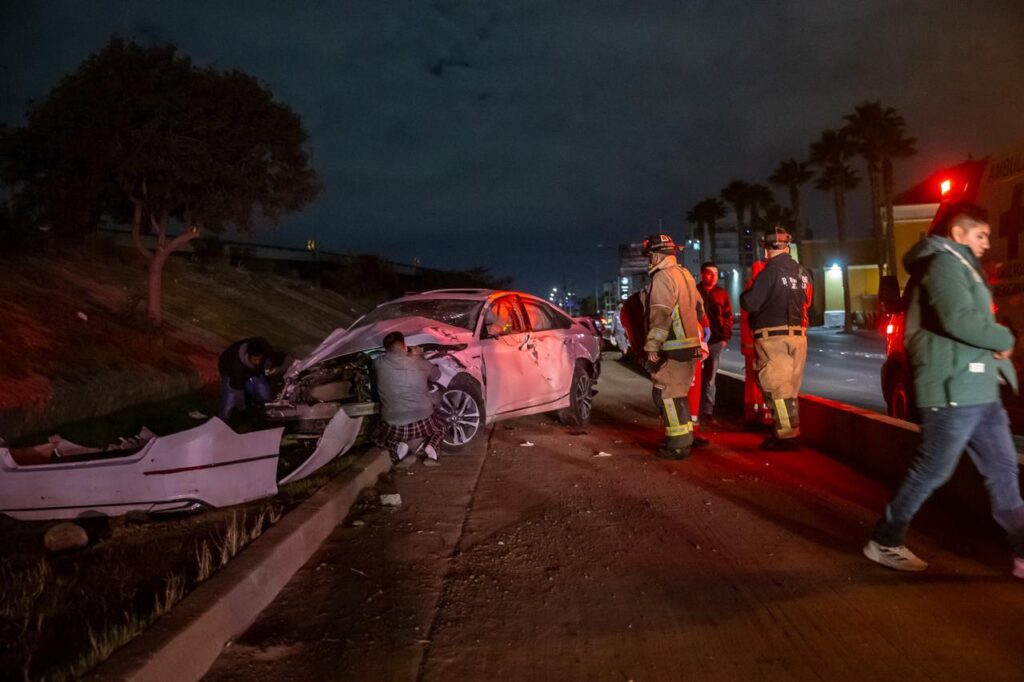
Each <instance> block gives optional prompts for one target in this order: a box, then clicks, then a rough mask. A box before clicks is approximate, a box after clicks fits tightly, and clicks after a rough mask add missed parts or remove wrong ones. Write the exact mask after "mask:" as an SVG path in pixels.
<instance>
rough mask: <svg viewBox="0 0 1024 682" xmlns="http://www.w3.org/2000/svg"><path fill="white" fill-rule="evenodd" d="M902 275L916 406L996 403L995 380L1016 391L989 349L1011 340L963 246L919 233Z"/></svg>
mask: <svg viewBox="0 0 1024 682" xmlns="http://www.w3.org/2000/svg"><path fill="white" fill-rule="evenodd" d="M903 266H904V267H905V268H906V269H907V272H909V273H910V281H909V282H908V283H907V291H906V294H905V300H906V301H907V312H906V325H905V331H904V343H905V345H906V348H907V355H908V357H909V358H910V367H911V372H912V375H913V378H914V394H915V395H914V397H915V402H916V404H917V406H918V407H956V406H958V405H981V404H984V403H990V402H996V401H998V400H999V384H1000V380H1001V379H1002V380H1004V381H1006V382H1007V383H1008V384H1010V386H1012V387H1013V390H1014V391H1015V392H1016V390H1017V374H1016V372H1015V371H1014V368H1013V364H1012V363H1011V362H1010V361H1009V360H1008V359H1007V360H996V359H995V357H993V353H997V352H1001V351H1005V350H1006V349H1008V348H1011V347H1012V346H1013V344H1014V338H1013V334H1012V333H1011V332H1010V330H1009V329H1007V328H1006V327H1004V326H1003V325H1001V324H999V323H998V322H996V319H995V315H994V314H993V312H992V292H991V291H990V290H989V287H988V282H987V280H986V279H985V275H984V273H983V272H982V270H981V267H980V265H979V263H978V260H977V259H976V258H975V257H974V254H973V253H971V250H970V249H969V248H967V247H966V246H964V245H963V244H958V243H956V242H954V241H953V240H951V239H946V238H945V237H937V236H931V237H925V238H924V239H922V240H921V241H920V242H918V243H917V244H916V245H915V246H914V247H913V248H912V249H911V250H910V251H909V252H908V253H907V255H906V256H904V258H903Z"/></svg>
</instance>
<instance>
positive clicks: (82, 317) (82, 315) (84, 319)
mask: <svg viewBox="0 0 1024 682" xmlns="http://www.w3.org/2000/svg"><path fill="white" fill-rule="evenodd" d="M75 317H77V318H78V319H80V320H81V321H82V322H88V321H89V316H88V315H86V314H85V313H83V312H81V311H79V312H78V314H77V315H76V316H75Z"/></svg>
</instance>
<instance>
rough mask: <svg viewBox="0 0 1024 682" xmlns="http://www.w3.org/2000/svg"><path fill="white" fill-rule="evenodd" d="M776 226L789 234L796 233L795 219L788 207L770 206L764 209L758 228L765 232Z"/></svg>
mask: <svg viewBox="0 0 1024 682" xmlns="http://www.w3.org/2000/svg"><path fill="white" fill-rule="evenodd" d="M776 225H778V226H779V227H784V228H786V231H788V232H789V233H790V234H795V233H796V218H795V217H794V216H793V211H792V210H791V209H790V208H789V207H788V206H780V205H778V204H770V205H769V206H766V207H765V209H764V213H763V214H762V215H761V224H760V227H763V228H765V229H766V230H767V229H770V228H772V227H775V226H776Z"/></svg>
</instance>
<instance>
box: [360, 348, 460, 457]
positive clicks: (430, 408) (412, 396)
mask: <svg viewBox="0 0 1024 682" xmlns="http://www.w3.org/2000/svg"><path fill="white" fill-rule="evenodd" d="M384 350H385V352H384V353H383V354H381V355H379V356H378V357H377V358H376V359H375V360H374V361H373V371H374V374H375V375H376V377H377V393H378V394H379V395H380V416H381V424H380V428H379V430H378V432H377V444H378V445H380V446H381V447H383V448H387V449H388V450H389V451H390V452H391V458H392V460H393V461H395V462H401V461H402V460H403V459H405V457H406V456H407V455H408V454H409V447H410V443H412V442H413V441H419V442H424V445H423V454H424V456H425V458H424V461H423V463H424V464H425V465H426V466H439V464H440V463H439V462H438V461H437V451H438V448H440V447H441V441H442V440H443V439H444V434H445V429H446V428H447V420H446V418H445V415H444V413H443V412H442V411H441V410H439V409H437V404H436V403H435V396H437V397H438V398H439V397H440V393H439V392H438V393H431V391H430V382H431V381H436V380H437V379H438V378H439V377H440V376H441V370H440V369H439V368H437V367H435V366H434V365H432V364H430V362H429V361H428V360H427V359H426V358H425V357H423V349H421V348H417V347H413V348H409V347H408V346H406V345H405V337H404V336H403V335H402V332H391V333H390V334H388V335H387V336H385V337H384ZM410 461H411V460H410Z"/></svg>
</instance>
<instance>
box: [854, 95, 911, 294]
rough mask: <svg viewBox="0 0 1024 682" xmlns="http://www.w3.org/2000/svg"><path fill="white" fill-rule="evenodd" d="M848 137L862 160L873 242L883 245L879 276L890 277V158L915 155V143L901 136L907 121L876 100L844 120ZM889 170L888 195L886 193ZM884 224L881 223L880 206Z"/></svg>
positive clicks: (892, 249) (892, 245)
mask: <svg viewBox="0 0 1024 682" xmlns="http://www.w3.org/2000/svg"><path fill="white" fill-rule="evenodd" d="M844 120H845V121H846V126H845V130H846V132H847V135H848V136H849V137H850V138H851V139H852V140H853V141H854V143H855V144H856V146H857V152H858V153H859V154H860V155H861V156H862V157H864V162H865V165H866V167H867V173H868V185H869V187H870V191H871V226H872V232H873V233H874V236H875V239H877V240H878V241H879V243H880V244H882V247H883V248H881V249H880V250H879V252H878V271H879V273H880V274H881V273H886V272H887V273H889V274H892V272H893V268H894V266H895V262H896V255H895V242H894V240H893V235H892V224H893V223H892V208H891V205H892V195H893V190H892V158H893V157H894V156H910V155H911V154H914V153H916V150H915V149H914V140H913V139H912V138H907V137H905V136H904V132H905V131H906V125H907V124H906V121H904V120H903V117H902V116H900V115H899V114H898V113H897V112H896V110H895V109H893V108H892V107H886V106H883V105H882V103H881V102H880V101H878V100H875V101H865V102H863V103H862V104H860V105H858V106H856V107H854V110H853V113H852V114H848V115H847V116H845V117H844ZM886 168H888V191H887V190H886ZM883 205H884V206H885V207H886V220H885V224H884V225H883V222H882V206H883Z"/></svg>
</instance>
